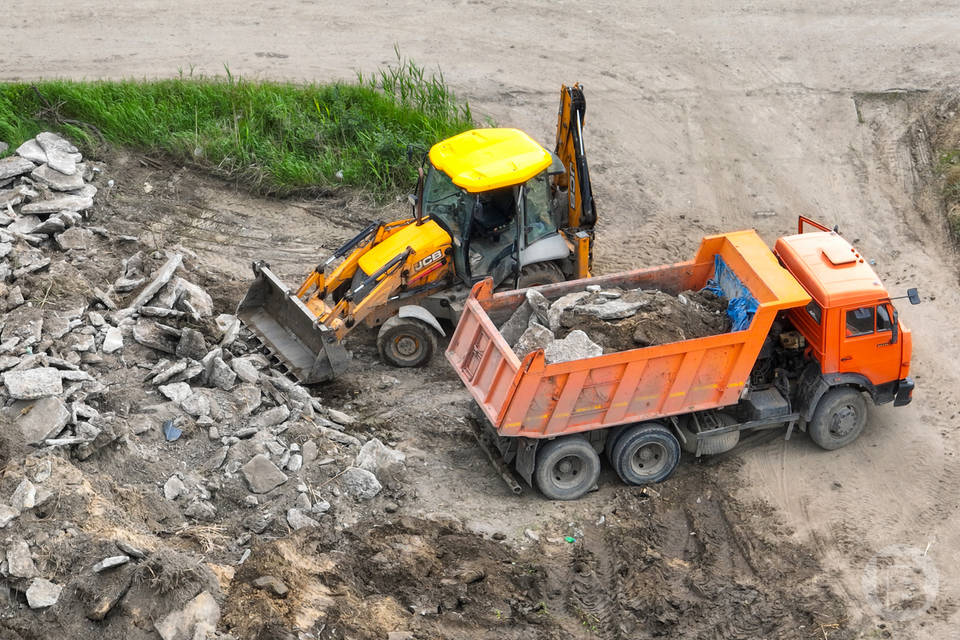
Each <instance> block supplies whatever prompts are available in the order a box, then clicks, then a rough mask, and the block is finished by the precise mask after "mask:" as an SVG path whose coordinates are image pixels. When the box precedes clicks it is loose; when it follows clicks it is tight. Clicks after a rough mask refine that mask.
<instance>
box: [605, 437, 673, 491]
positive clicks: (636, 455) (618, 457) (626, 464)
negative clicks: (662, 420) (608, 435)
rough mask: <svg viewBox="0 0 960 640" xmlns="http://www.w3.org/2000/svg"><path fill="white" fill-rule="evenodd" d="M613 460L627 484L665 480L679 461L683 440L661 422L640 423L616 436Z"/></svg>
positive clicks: (614, 465) (616, 469)
mask: <svg viewBox="0 0 960 640" xmlns="http://www.w3.org/2000/svg"><path fill="white" fill-rule="evenodd" d="M611 462H612V463H613V468H614V470H615V471H616V472H617V475H618V476H620V479H621V480H623V481H624V482H626V483H627V484H635V485H636V484H653V483H655V482H663V481H664V480H666V479H667V478H669V477H670V475H671V474H673V472H674V470H675V469H676V468H677V465H678V464H679V463H680V443H679V442H678V441H677V438H676V436H674V435H673V433H671V431H670V430H669V429H668V428H666V427H665V426H663V425H662V424H658V423H656V422H650V423H647V424H641V425H637V426H635V427H630V428H629V429H627V430H626V431H624V432H623V433H621V434H620V437H619V438H617V443H616V444H615V445H614V447H613V451H612V455H611Z"/></svg>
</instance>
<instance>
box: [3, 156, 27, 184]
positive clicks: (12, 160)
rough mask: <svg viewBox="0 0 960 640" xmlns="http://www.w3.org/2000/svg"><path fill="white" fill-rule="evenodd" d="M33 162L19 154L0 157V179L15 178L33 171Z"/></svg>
mask: <svg viewBox="0 0 960 640" xmlns="http://www.w3.org/2000/svg"><path fill="white" fill-rule="evenodd" d="M33 168H34V164H33V162H31V161H30V160H27V159H26V158H22V157H20V156H9V157H6V158H0V180H6V179H7V178H15V177H17V176H20V175H23V174H25V173H29V172H30V171H33Z"/></svg>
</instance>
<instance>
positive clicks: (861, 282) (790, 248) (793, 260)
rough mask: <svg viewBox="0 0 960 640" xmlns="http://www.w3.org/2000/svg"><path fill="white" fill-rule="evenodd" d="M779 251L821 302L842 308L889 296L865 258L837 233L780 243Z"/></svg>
mask: <svg viewBox="0 0 960 640" xmlns="http://www.w3.org/2000/svg"><path fill="white" fill-rule="evenodd" d="M776 252H777V255H778V256H779V257H780V259H781V260H782V261H783V263H784V264H785V265H786V266H787V267H788V268H789V269H790V270H791V271H792V272H793V273H794V274H795V275H796V276H797V278H798V279H799V280H800V281H801V282H802V283H803V285H804V287H806V288H807V290H808V291H809V292H810V295H812V296H813V297H814V298H816V299H817V301H818V302H820V303H821V304H823V305H824V306H826V307H842V306H846V305H850V304H860V303H863V302H871V301H874V300H878V299H882V298H886V297H887V290H886V289H885V288H884V286H883V284H882V283H881V282H880V278H879V277H877V273H876V272H875V271H874V270H873V267H871V266H870V265H869V264H868V263H867V262H866V260H864V258H863V256H861V255H860V252H858V251H857V250H856V249H855V248H854V247H853V245H851V244H850V243H849V242H847V241H846V240H845V239H844V238H843V237H842V236H840V235H839V234H838V233H836V232H834V231H817V232H815V233H804V234H799V235H793V236H784V237H782V238H780V239H779V240H777V244H776Z"/></svg>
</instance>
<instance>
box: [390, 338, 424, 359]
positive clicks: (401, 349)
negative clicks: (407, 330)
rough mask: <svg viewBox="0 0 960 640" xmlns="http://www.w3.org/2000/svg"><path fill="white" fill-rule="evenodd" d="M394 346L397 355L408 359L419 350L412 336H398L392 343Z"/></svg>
mask: <svg viewBox="0 0 960 640" xmlns="http://www.w3.org/2000/svg"><path fill="white" fill-rule="evenodd" d="M394 346H395V347H396V349H397V353H399V354H400V355H402V356H406V357H408V358H409V357H410V356H412V355H414V354H415V353H416V352H417V350H418V349H419V348H420V344H419V343H418V342H417V339H416V338H414V337H413V336H399V337H398V338H397V340H396V342H394Z"/></svg>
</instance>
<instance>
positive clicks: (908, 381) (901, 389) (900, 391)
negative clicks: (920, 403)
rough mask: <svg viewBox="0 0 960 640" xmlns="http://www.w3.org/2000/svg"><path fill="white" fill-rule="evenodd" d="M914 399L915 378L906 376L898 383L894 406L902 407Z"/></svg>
mask: <svg viewBox="0 0 960 640" xmlns="http://www.w3.org/2000/svg"><path fill="white" fill-rule="evenodd" d="M911 400H913V378H910V377H906V378H904V379H903V380H901V381H900V382H898V383H897V395H896V396H894V398H893V406H895V407H902V406H904V405H908V404H910V401H911Z"/></svg>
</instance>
